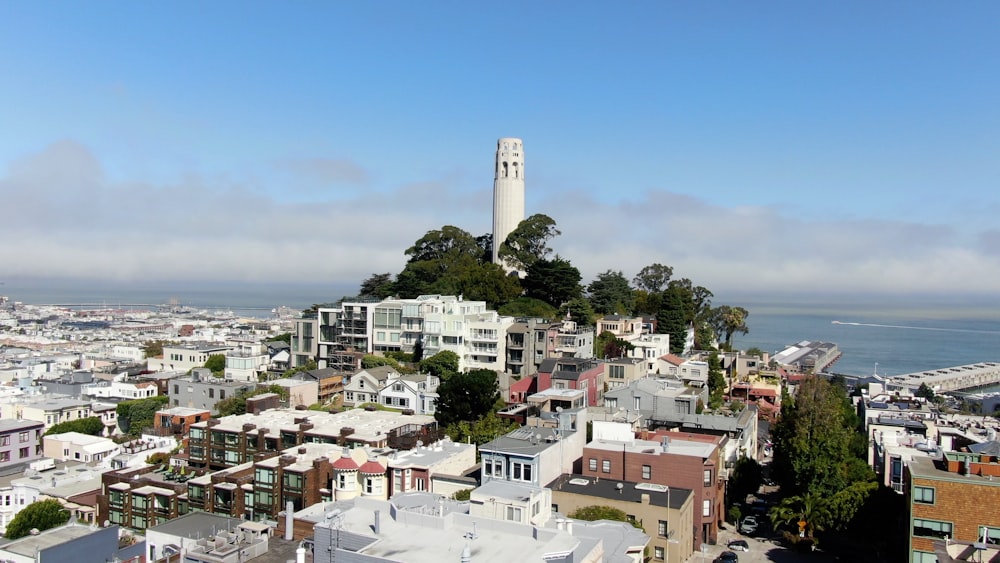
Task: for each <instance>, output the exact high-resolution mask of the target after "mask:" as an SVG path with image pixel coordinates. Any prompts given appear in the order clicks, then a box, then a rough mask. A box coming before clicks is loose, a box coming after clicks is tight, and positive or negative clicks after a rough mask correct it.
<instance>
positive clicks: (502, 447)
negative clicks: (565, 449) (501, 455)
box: [479, 426, 559, 457]
mask: <svg viewBox="0 0 1000 563" xmlns="http://www.w3.org/2000/svg"><path fill="white" fill-rule="evenodd" d="M558 435H559V432H558V431H557V430H556V429H555V428H548V427H544V426H540V427H535V426H530V427H529V426H525V427H523V428H518V429H517V430H514V431H513V432H510V433H508V434H506V435H504V436H500V437H499V438H497V439H495V440H491V441H489V442H487V443H485V444H483V445H482V446H480V447H479V451H480V452H484V451H485V452H517V455H519V456H522V457H534V456H535V455H537V454H539V453H541V452H543V451H545V450H547V449H548V448H551V447H553V446H556V445H558V444H559V442H558V441H556V440H555V438H556V436H558ZM550 438H551V441H550Z"/></svg>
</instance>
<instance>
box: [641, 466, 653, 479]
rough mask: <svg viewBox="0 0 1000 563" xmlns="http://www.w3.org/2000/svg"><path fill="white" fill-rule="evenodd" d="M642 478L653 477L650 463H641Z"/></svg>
mask: <svg viewBox="0 0 1000 563" xmlns="http://www.w3.org/2000/svg"><path fill="white" fill-rule="evenodd" d="M642 478H643V479H647V480H648V479H652V478H653V467H652V466H650V465H643V466H642Z"/></svg>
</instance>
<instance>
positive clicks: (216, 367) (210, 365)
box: [205, 354, 226, 374]
mask: <svg viewBox="0 0 1000 563" xmlns="http://www.w3.org/2000/svg"><path fill="white" fill-rule="evenodd" d="M205 368H207V369H210V370H212V373H213V374H217V373H223V372H225V371H226V355H225V354H212V355H211V356H209V357H208V359H207V360H205Z"/></svg>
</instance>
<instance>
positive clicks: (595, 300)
mask: <svg viewBox="0 0 1000 563" xmlns="http://www.w3.org/2000/svg"><path fill="white" fill-rule="evenodd" d="M587 292H588V293H589V298H590V304H591V306H592V307H593V308H594V311H597V312H598V313H603V314H608V313H619V314H622V315H628V314H631V313H632V308H633V306H634V305H635V301H634V300H635V294H634V293H633V291H632V287H631V286H629V284H628V279H626V278H625V274H623V273H621V272H620V271H618V272H615V271H612V270H608V271H606V272H604V273H603V274H598V275H597V278H596V279H595V280H594V281H592V282H590V285H588V286H587Z"/></svg>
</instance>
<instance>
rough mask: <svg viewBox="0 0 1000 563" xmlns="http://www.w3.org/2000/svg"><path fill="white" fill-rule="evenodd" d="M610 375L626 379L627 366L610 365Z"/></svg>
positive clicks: (612, 377)
mask: <svg viewBox="0 0 1000 563" xmlns="http://www.w3.org/2000/svg"><path fill="white" fill-rule="evenodd" d="M608 377H610V378H611V379H625V366H616V365H609V366H608Z"/></svg>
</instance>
